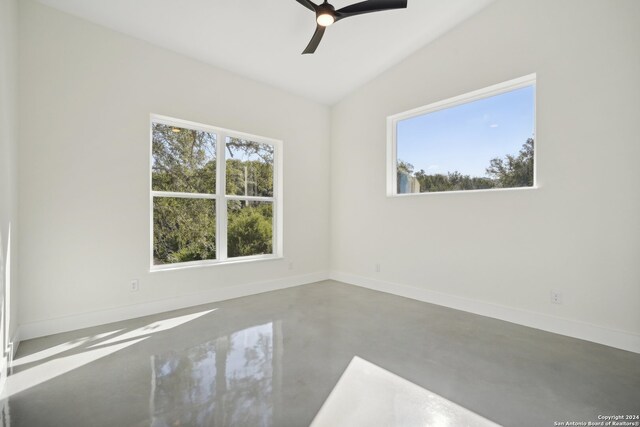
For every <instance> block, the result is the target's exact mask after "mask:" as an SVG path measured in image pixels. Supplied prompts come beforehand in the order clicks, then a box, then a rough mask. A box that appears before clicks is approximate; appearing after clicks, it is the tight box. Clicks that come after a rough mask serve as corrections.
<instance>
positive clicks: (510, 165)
mask: <svg viewBox="0 0 640 427" xmlns="http://www.w3.org/2000/svg"><path fill="white" fill-rule="evenodd" d="M533 145H534V140H533V138H529V139H527V141H526V142H525V143H524V144H523V145H522V148H521V149H520V151H519V153H518V155H516V156H514V155H511V154H508V155H506V156H505V158H504V159H501V158H494V159H491V161H490V162H489V164H490V166H489V167H488V168H487V169H486V172H487V176H486V177H472V176H469V175H462V174H461V173H460V172H458V171H454V172H447V174H433V175H428V174H427V173H426V172H425V171H424V170H422V169H421V170H419V171H418V172H414V166H413V165H412V164H411V163H407V162H405V161H403V160H398V166H397V168H398V181H400V175H401V174H405V175H406V174H408V175H410V176H412V177H413V178H414V179H417V180H418V182H419V183H420V192H421V193H426V192H437V191H460V190H484V189H489V188H513V187H530V186H532V185H533V153H534V147H533Z"/></svg>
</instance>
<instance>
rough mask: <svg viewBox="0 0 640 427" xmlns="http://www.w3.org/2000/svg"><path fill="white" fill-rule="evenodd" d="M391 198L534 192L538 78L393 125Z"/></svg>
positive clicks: (401, 117) (400, 117)
mask: <svg viewBox="0 0 640 427" xmlns="http://www.w3.org/2000/svg"><path fill="white" fill-rule="evenodd" d="M387 125H388V160H389V163H388V167H387V194H388V195H402V194H412V193H434V192H444V191H465V190H490V189H506V188H526V187H533V186H534V185H535V164H534V157H535V156H534V154H535V150H534V145H535V75H530V76H525V77H522V78H519V79H515V80H511V81H508V82H505V83H502V84H499V85H495V86H491V87H489V88H485V89H481V90H478V91H475V92H472V93H469V94H466V95H462V96H458V97H455V98H451V99H447V100H444V101H440V102H437V103H434V104H430V105H427V106H425V107H421V108H418V109H415V110H411V111H407V112H404V113H401V114H397V115H395V116H392V117H389V119H388V123H387Z"/></svg>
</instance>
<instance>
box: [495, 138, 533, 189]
mask: <svg viewBox="0 0 640 427" xmlns="http://www.w3.org/2000/svg"><path fill="white" fill-rule="evenodd" d="M487 175H489V176H491V177H492V178H493V179H494V180H495V181H496V187H499V188H512V187H531V186H533V138H529V139H527V142H525V143H524V144H523V145H522V148H521V149H520V152H519V153H518V155H517V156H513V155H510V154H508V155H507V156H506V158H505V159H498V158H496V159H492V160H491V162H490V166H489V167H488V168H487Z"/></svg>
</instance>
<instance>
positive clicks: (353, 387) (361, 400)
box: [311, 356, 498, 427]
mask: <svg viewBox="0 0 640 427" xmlns="http://www.w3.org/2000/svg"><path fill="white" fill-rule="evenodd" d="M373 425H384V426H389V427H393V426H397V427H404V426H430V427H456V426H478V427H485V426H486V427H489V426H497V425H498V424H495V423H494V422H492V421H489V420H487V419H486V418H483V417H481V416H480V415H478V414H476V413H474V412H472V411H470V410H468V409H466V408H463V407H462V406H459V405H456V404H455V403H453V402H451V401H449V400H447V399H445V398H444V397H441V396H439V395H437V394H435V393H433V392H431V391H429V390H427V389H424V388H422V387H420V386H418V385H416V384H413V383H412V382H409V381H407V380H405V379H404V378H402V377H399V376H398V375H395V374H392V373H391V372H389V371H387V370H385V369H383V368H381V367H379V366H377V365H374V364H373V363H370V362H367V361H366V360H363V359H361V358H359V357H358V356H355V357H354V358H353V359H352V360H351V362H350V363H349V366H347V369H346V370H345V371H344V373H343V374H342V376H341V377H340V380H338V383H337V384H336V386H335V387H334V389H333V391H332V392H331V394H329V397H328V398H327V400H326V401H325V402H324V404H323V405H322V408H320V411H319V412H318V414H317V415H316V417H315V418H314V420H313V422H312V423H311V426H312V427H325V426H326V427H340V426H345V427H347V426H349V427H359V426H363V427H365V426H366V427H368V426H373Z"/></svg>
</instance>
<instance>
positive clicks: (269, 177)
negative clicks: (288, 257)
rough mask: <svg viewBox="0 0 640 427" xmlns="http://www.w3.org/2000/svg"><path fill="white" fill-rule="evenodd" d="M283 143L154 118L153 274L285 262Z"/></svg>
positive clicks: (152, 190)
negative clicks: (221, 265) (199, 267)
mask: <svg viewBox="0 0 640 427" xmlns="http://www.w3.org/2000/svg"><path fill="white" fill-rule="evenodd" d="M280 153H281V142H280V141H276V140H273V139H269V138H263V137H258V136H255V135H247V134H243V133H240V132H235V131H230V130H226V129H220V128H216V127H212V126H207V125H202V124H198V123H192V122H187V121H183V120H177V119H171V118H167V117H160V116H152V118H151V212H152V221H151V224H152V233H151V235H152V239H151V268H152V269H164V268H173V267H177V266H180V267H183V266H189V265H207V264H216V263H222V262H230V261H240V260H252V259H264V258H273V257H277V256H282V198H281V197H280V194H281V185H282V179H281V167H282V162H281V161H280Z"/></svg>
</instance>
